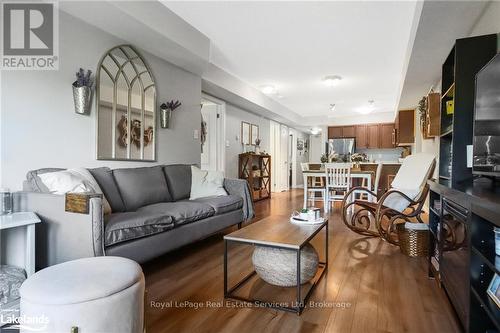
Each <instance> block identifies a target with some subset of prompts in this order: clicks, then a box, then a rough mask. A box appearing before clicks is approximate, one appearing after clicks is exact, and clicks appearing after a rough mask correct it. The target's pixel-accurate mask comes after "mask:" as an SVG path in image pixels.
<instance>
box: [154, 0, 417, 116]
mask: <svg viewBox="0 0 500 333" xmlns="http://www.w3.org/2000/svg"><path fill="white" fill-rule="evenodd" d="M164 4H165V5H166V6H167V7H168V8H169V9H171V10H172V11H174V12H175V13H176V14H178V15H179V16H180V17H181V18H183V19H184V20H186V21H187V22H188V23H189V24H191V25H193V26H194V27H195V28H196V29H198V30H199V31H200V32H202V33H203V34H205V35H206V36H207V37H208V38H209V39H210V40H211V43H212V44H211V54H210V61H211V62H212V63H214V64H215V65H217V66H219V67H221V68H222V69H224V70H226V71H228V72H230V73H232V74H233V75H235V76H236V77H239V78H240V79H242V80H244V81H246V82H248V83H250V84H251V85H253V86H255V87H260V86H262V85H268V84H271V85H274V86H275V87H276V88H277V89H278V90H279V93H280V94H281V95H283V98H282V99H279V103H281V104H283V105H284V106H286V107H288V108H289V109H291V110H292V111H294V112H296V113H297V114H298V115H300V116H303V117H311V118H310V119H311V120H312V119H314V122H315V123H318V124H319V123H325V122H328V123H334V122H335V118H336V117H347V116H350V117H352V116H356V115H359V113H357V112H356V110H357V109H358V108H360V107H366V106H367V105H368V102H367V101H368V100H370V99H373V100H374V101H375V110H374V111H373V113H385V115H387V112H394V111H395V110H396V107H397V105H396V104H397V102H398V98H399V93H400V90H401V85H402V81H403V79H404V73H403V72H404V68H405V64H404V62H405V59H406V52H407V48H408V45H409V42H410V30H411V26H412V21H413V18H414V12H415V8H416V6H415V5H416V3H415V2H414V1H397V2H386V1H384V2H378V1H377V2H367V1H349V2H347V1H346V2H222V1H217V2H206V1H203V2H164ZM326 75H341V76H342V77H343V80H342V81H341V83H340V84H339V85H338V86H336V87H333V88H332V87H326V86H325V85H324V84H323V83H322V82H321V79H322V78H323V77H324V76H326ZM330 103H335V104H336V105H337V106H336V109H335V111H334V112H332V111H330V110H329V105H330Z"/></svg>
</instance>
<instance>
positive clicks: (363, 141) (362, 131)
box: [355, 125, 368, 149]
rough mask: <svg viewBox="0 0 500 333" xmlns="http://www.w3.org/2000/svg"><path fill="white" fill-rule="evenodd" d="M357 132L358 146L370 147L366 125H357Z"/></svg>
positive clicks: (362, 147) (360, 147) (361, 147)
mask: <svg viewBox="0 0 500 333" xmlns="http://www.w3.org/2000/svg"><path fill="white" fill-rule="evenodd" d="M355 134H356V148H358V149H364V148H368V140H367V136H366V134H367V133H366V125H357V126H356V128H355Z"/></svg>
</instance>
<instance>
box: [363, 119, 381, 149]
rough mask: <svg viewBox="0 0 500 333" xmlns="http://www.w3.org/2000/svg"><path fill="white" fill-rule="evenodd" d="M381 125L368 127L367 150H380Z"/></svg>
mask: <svg viewBox="0 0 500 333" xmlns="http://www.w3.org/2000/svg"><path fill="white" fill-rule="evenodd" d="M379 127H380V126H379V124H371V125H367V126H366V135H367V138H368V140H367V141H368V142H367V148H379V147H380V144H379V142H380V141H379V139H380V137H379V133H380V131H379Z"/></svg>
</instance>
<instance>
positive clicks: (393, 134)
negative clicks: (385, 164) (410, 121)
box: [391, 130, 396, 146]
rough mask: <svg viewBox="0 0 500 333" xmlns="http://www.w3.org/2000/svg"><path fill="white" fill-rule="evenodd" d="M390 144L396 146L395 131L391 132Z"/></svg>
mask: <svg viewBox="0 0 500 333" xmlns="http://www.w3.org/2000/svg"><path fill="white" fill-rule="evenodd" d="M391 143H392V144H393V145H394V146H395V145H396V130H392V141H391Z"/></svg>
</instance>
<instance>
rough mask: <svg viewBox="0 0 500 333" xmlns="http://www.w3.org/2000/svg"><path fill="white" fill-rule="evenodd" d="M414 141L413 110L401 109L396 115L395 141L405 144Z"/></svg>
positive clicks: (400, 144)
mask: <svg viewBox="0 0 500 333" xmlns="http://www.w3.org/2000/svg"><path fill="white" fill-rule="evenodd" d="M414 142H415V110H401V111H399V112H398V115H397V117H396V143H397V145H398V146H406V145H408V144H412V143H414Z"/></svg>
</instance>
